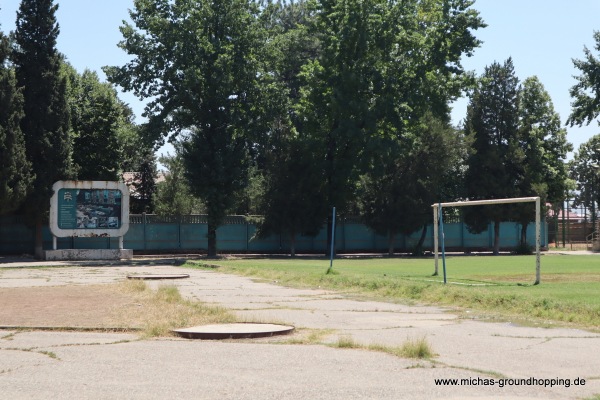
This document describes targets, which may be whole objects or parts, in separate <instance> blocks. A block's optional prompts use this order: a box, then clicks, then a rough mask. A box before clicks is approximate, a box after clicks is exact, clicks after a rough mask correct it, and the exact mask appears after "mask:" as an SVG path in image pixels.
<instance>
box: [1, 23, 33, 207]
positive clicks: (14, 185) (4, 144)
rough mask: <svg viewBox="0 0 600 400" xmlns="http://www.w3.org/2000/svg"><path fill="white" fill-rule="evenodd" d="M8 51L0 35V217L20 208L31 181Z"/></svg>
mask: <svg viewBox="0 0 600 400" xmlns="http://www.w3.org/2000/svg"><path fill="white" fill-rule="evenodd" d="M9 50H10V48H9V44H8V38H7V37H6V36H4V34H2V32H0V215H2V214H5V213H8V212H11V211H13V210H15V209H17V208H18V207H19V206H20V204H21V202H22V201H23V200H24V199H25V196H26V195H27V192H28V191H29V190H30V189H31V183H32V180H33V176H32V174H31V163H30V162H29V161H28V160H27V158H26V153H25V139H24V137H23V132H22V131H21V127H20V122H21V119H22V118H23V96H22V92H21V91H20V90H19V89H17V82H16V78H15V72H14V70H13V68H12V67H11V66H9V65H8V63H7V61H8V56H9Z"/></svg>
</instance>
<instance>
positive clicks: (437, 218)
mask: <svg viewBox="0 0 600 400" xmlns="http://www.w3.org/2000/svg"><path fill="white" fill-rule="evenodd" d="M529 202H535V282H534V285H537V284H539V283H540V242H541V229H540V225H541V218H540V213H541V205H540V198H539V197H515V198H510V199H490V200H471V201H456V202H453V203H437V204H433V205H432V207H433V247H434V253H435V275H438V259H439V233H438V223H439V222H442V224H441V226H442V243H441V244H442V258H443V263H444V283H446V268H445V266H446V256H445V248H444V237H443V234H444V232H443V219H441V215H442V209H443V207H465V206H480V205H490V204H509V203H529Z"/></svg>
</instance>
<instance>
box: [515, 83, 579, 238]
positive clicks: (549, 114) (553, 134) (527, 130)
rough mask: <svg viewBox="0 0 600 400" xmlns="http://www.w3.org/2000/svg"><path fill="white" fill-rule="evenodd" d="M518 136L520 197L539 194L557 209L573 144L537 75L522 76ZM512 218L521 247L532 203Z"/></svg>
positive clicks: (566, 176) (566, 181) (565, 181)
mask: <svg viewBox="0 0 600 400" xmlns="http://www.w3.org/2000/svg"><path fill="white" fill-rule="evenodd" d="M519 137H520V139H519V140H520V147H521V149H522V151H523V154H524V157H525V158H524V160H523V163H522V165H523V175H522V177H521V181H520V182H519V184H518V187H519V191H520V196H522V197H529V196H540V197H541V202H542V204H543V205H544V204H546V203H547V202H550V203H551V204H552V205H553V206H554V207H555V208H556V207H557V206H558V205H560V204H562V202H563V201H564V199H565V196H566V192H567V188H568V185H569V182H568V173H567V166H566V164H565V159H566V157H567V153H568V152H569V151H571V150H572V149H573V147H572V145H571V144H570V143H569V142H567V132H566V129H564V128H561V123H560V117H559V115H558V114H557V113H556V112H555V111H554V106H553V104H552V99H551V98H550V95H549V94H548V92H546V90H545V89H544V86H543V85H542V83H541V82H540V81H539V79H538V78H537V77H530V78H527V79H525V81H524V82H523V86H522V89H521V91H520V93H519ZM544 209H545V207H544ZM542 211H543V210H542ZM514 218H515V220H516V221H517V222H519V223H520V224H521V245H522V246H523V248H524V247H525V246H526V244H527V225H528V224H529V223H530V222H532V221H534V218H535V210H534V206H533V205H530V204H527V205H523V204H520V205H519V206H518V207H515V214H514Z"/></svg>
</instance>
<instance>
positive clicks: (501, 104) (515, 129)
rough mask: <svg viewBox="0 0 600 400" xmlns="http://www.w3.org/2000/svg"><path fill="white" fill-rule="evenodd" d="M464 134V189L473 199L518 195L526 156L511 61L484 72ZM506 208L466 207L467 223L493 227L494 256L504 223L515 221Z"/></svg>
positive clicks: (480, 227) (480, 228) (476, 229)
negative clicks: (469, 148)
mask: <svg viewBox="0 0 600 400" xmlns="http://www.w3.org/2000/svg"><path fill="white" fill-rule="evenodd" d="M465 132H466V134H467V135H469V136H472V137H473V150H474V152H473V154H471V155H470V157H469V158H468V161H467V165H468V170H467V173H466V177H465V180H466V184H465V189H466V193H467V196H468V198H469V200H483V199H502V198H509V197H518V196H519V194H520V192H519V187H518V185H519V184H520V183H521V182H522V179H523V178H522V177H523V161H524V159H525V156H524V153H523V151H522V149H521V147H520V143H519V79H518V78H517V77H516V75H515V72H514V67H513V62H512V60H511V59H510V58H509V59H508V60H506V61H505V62H504V64H503V65H500V64H499V63H497V62H495V63H493V64H492V65H490V66H488V67H486V68H485V71H484V73H483V76H482V77H481V78H480V80H479V84H478V87H477V88H476V89H475V91H474V93H473V95H472V96H471V100H470V102H469V105H468V108H467V118H466V121H465ZM510 210H511V208H510V207H506V206H504V205H491V206H477V207H467V208H466V209H465V210H464V213H465V222H466V223H467V225H468V227H469V229H470V230H472V231H474V232H482V231H484V230H486V229H487V225H488V223H489V222H490V221H491V222H493V223H494V254H498V252H499V246H500V222H501V221H503V220H507V219H509V218H510Z"/></svg>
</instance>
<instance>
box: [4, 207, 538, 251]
mask: <svg viewBox="0 0 600 400" xmlns="http://www.w3.org/2000/svg"><path fill="white" fill-rule="evenodd" d="M130 221H131V222H130V225H129V231H128V232H127V234H126V235H125V237H124V247H125V248H127V249H133V250H145V251H153V250H176V251H181V250H200V251H204V250H206V249H207V247H208V240H207V233H208V227H207V224H206V218H205V216H200V215H190V216H183V217H169V218H164V217H163V218H159V217H157V216H153V215H145V216H144V215H132V216H131V218H130ZM444 232H445V245H446V248H448V249H454V250H461V249H464V250H476V249H481V250H489V249H491V248H492V246H493V225H492V224H490V225H489V226H488V229H487V230H486V231H484V232H482V233H480V234H472V233H470V232H469V231H468V230H467V228H466V226H465V225H464V223H461V222H458V223H446V224H444ZM255 234H256V225H255V224H253V223H250V222H248V221H246V219H245V218H244V217H240V216H232V217H228V218H227V219H226V223H225V224H223V225H221V226H220V227H219V228H218V229H217V249H218V250H219V251H226V252H257V253H261V252H264V253H277V252H288V251H289V248H290V241H289V238H288V237H285V236H283V237H280V236H279V235H271V236H269V237H267V238H263V239H259V238H257V237H255ZM420 237H421V230H418V231H416V232H414V233H412V234H411V235H400V234H399V235H397V236H396V237H395V240H394V249H395V251H397V252H402V251H411V250H412V249H413V248H414V247H415V246H416V244H417V243H418V241H419V239H420ZM547 239H548V236H547V227H546V224H545V223H543V224H542V246H547V243H548V242H547ZM43 240H44V248H45V249H51V248H52V235H51V233H50V230H49V229H48V228H47V227H45V228H44V230H43ZM527 240H528V243H529V244H530V245H531V246H533V245H535V224H530V225H529V226H528V229H527ZM519 241H520V225H519V224H516V223H512V222H503V223H502V224H501V227H500V246H501V247H502V248H504V249H508V248H514V247H516V246H517V245H518V244H519ZM326 244H327V229H326V227H325V226H324V227H323V228H322V229H321V231H320V232H319V234H318V235H316V236H315V237H309V236H303V235H298V236H297V237H296V251H297V252H298V253H301V252H306V253H323V254H325V252H327V251H329V249H326V247H327V246H326ZM118 245H119V240H118V238H105V237H97V238H80V237H75V238H59V239H58V240H57V246H58V248H59V249H66V248H80V249H84V248H88V249H89V248H92V249H103V248H112V249H116V248H118ZM33 246H34V233H33V229H32V228H31V227H28V226H27V225H25V223H24V222H23V220H22V218H19V217H14V216H11V217H0V254H23V253H28V254H31V253H32V252H33ZM432 246H433V228H432V226H431V225H429V226H428V227H427V234H426V237H425V241H424V243H423V248H424V249H431V248H432ZM336 249H337V251H338V252H346V251H347V252H359V251H360V252H387V250H388V239H387V237H385V236H383V235H376V234H375V233H374V232H373V231H371V230H370V229H369V228H367V226H366V225H364V224H362V223H361V222H360V220H358V219H352V218H348V219H345V220H340V221H338V223H337V224H336Z"/></svg>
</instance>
